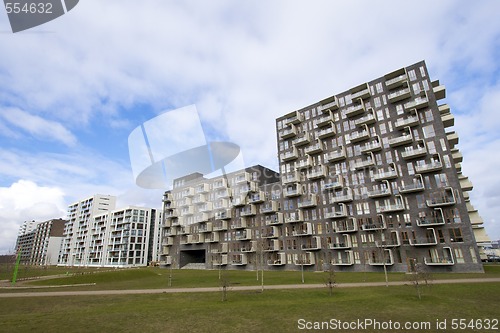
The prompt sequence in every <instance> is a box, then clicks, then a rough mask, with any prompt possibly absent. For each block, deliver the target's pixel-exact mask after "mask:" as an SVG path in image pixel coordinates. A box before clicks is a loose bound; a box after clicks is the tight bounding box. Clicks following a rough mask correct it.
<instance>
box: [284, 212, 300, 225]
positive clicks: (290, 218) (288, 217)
mask: <svg viewBox="0 0 500 333" xmlns="http://www.w3.org/2000/svg"><path fill="white" fill-rule="evenodd" d="M284 218H285V223H298V222H303V221H304V213H303V212H302V211H301V210H298V209H297V210H296V211H295V212H290V213H285V215H284Z"/></svg>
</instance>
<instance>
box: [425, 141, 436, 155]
mask: <svg viewBox="0 0 500 333" xmlns="http://www.w3.org/2000/svg"><path fill="white" fill-rule="evenodd" d="M427 150H428V151H429V153H430V154H435V153H436V145H435V144H434V141H429V142H427Z"/></svg>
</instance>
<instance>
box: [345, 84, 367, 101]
mask: <svg viewBox="0 0 500 333" xmlns="http://www.w3.org/2000/svg"><path fill="white" fill-rule="evenodd" d="M350 92H351V99H352V100H355V99H356V98H361V99H366V98H369V97H370V96H371V93H370V89H369V87H368V83H363V84H361V85H359V86H357V87H355V88H352V89H351V90H350Z"/></svg>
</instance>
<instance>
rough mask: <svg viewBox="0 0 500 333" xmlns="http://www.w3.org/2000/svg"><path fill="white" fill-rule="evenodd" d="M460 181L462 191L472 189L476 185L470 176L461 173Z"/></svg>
mask: <svg viewBox="0 0 500 333" xmlns="http://www.w3.org/2000/svg"><path fill="white" fill-rule="evenodd" d="M458 181H459V182H460V188H461V189H462V191H465V192H466V191H472V189H473V188H474V185H472V182H471V181H470V180H469V177H466V176H464V175H460V176H458Z"/></svg>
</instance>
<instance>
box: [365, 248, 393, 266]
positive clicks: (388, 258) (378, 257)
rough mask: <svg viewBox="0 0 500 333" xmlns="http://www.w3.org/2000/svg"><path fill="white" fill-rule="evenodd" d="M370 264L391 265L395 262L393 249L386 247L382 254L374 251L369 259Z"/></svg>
mask: <svg viewBox="0 0 500 333" xmlns="http://www.w3.org/2000/svg"><path fill="white" fill-rule="evenodd" d="M368 264H369V265H372V266H386V265H388V266H390V265H393V264H394V257H393V255H392V250H389V249H384V250H383V252H382V254H380V253H377V252H373V253H372V255H371V256H370V259H369V260H368Z"/></svg>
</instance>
